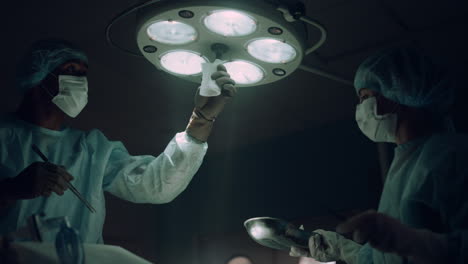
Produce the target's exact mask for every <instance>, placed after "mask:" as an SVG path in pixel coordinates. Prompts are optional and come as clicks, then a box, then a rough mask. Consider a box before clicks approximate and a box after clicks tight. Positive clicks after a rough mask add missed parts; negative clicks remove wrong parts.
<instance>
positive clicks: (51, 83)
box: [0, 40, 236, 243]
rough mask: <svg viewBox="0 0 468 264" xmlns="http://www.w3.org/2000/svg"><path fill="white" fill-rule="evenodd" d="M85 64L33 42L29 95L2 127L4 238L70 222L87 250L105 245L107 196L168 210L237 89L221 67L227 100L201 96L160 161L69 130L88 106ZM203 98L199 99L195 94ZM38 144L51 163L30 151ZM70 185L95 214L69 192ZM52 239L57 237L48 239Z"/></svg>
mask: <svg viewBox="0 0 468 264" xmlns="http://www.w3.org/2000/svg"><path fill="white" fill-rule="evenodd" d="M87 71H88V58H87V57H86V55H85V53H84V52H83V51H81V50H80V49H78V48H76V47H74V46H73V45H72V44H70V43H67V42H65V41H61V40H43V41H39V42H37V43H35V44H34V45H33V46H32V48H31V50H30V51H29V52H28V53H27V55H26V56H25V58H24V59H23V60H22V62H21V64H20V67H19V70H18V88H19V89H20V91H21V92H22V93H23V94H24V98H23V101H22V103H21V105H20V106H19V108H18V110H17V112H16V113H14V114H11V115H7V116H5V117H3V118H2V119H1V120H0V142H1V145H0V198H1V199H0V203H1V209H0V233H1V234H6V233H9V232H12V231H15V230H17V229H18V228H20V227H22V226H25V225H26V221H27V219H28V218H29V216H31V215H32V214H35V213H39V212H44V213H45V214H46V216H47V217H60V216H67V217H68V219H69V220H70V223H71V226H72V227H74V228H76V229H77V230H78V231H79V233H80V235H81V238H82V240H83V242H87V243H102V242H103V239H102V228H103V224H104V218H105V211H106V210H105V202H104V191H108V192H110V193H112V194H114V195H115V196H117V197H120V198H122V199H125V200H127V201H131V202H135V203H154V204H162V203H168V202H170V201H172V200H173V199H174V198H176V197H177V196H178V195H179V194H180V193H181V192H182V191H183V190H184V189H185V188H186V187H187V185H188V184H189V182H190V181H191V179H192V177H193V176H194V174H195V173H196V172H197V170H198V168H199V167H200V165H201V163H202V160H203V157H204V155H205V153H206V151H207V147H208V146H207V143H206V140H207V139H208V136H209V135H210V131H211V128H212V126H213V122H214V120H215V118H216V117H217V116H218V114H219V113H220V112H221V111H222V109H223V107H224V105H225V103H226V102H227V101H228V100H229V99H230V98H231V97H233V96H234V95H235V93H236V88H235V86H234V85H235V83H234V81H233V80H232V79H230V78H229V75H228V74H227V72H226V69H225V68H224V67H223V66H219V67H218V71H217V72H215V73H214V74H213V75H212V79H214V80H216V83H217V84H218V85H219V87H222V94H221V95H219V96H217V97H209V98H208V97H201V96H199V95H197V96H196V99H195V101H196V102H195V105H196V106H195V108H194V111H193V113H192V116H191V118H190V121H189V123H188V126H187V128H186V129H185V131H184V132H180V133H177V134H176V135H175V136H174V138H173V139H172V140H171V141H170V142H169V144H168V145H167V147H166V149H165V150H164V152H163V153H161V154H160V155H159V156H157V157H154V156H150V155H145V156H131V155H130V154H129V153H128V152H127V150H126V149H125V147H124V145H123V144H122V143H121V142H115V141H109V140H108V139H107V138H106V137H105V136H104V134H103V133H102V132H101V131H99V130H97V129H94V130H91V131H81V130H78V129H74V128H71V127H68V126H67V125H66V124H65V120H66V116H69V117H72V118H74V117H76V116H78V114H79V113H80V112H81V110H83V108H84V107H85V105H86V103H87V102H88V81H87V78H86V74H87ZM197 94H198V93H197ZM33 144H35V145H37V146H38V148H39V149H40V150H41V151H42V152H43V153H44V155H45V156H46V157H47V158H48V159H49V161H50V163H45V162H43V161H42V160H41V158H40V157H39V156H38V154H36V153H35V152H33V151H32V149H31V146H32V145H33ZM67 182H71V183H72V184H73V185H74V186H75V187H76V188H77V189H78V191H79V192H81V194H82V195H83V196H84V197H85V198H86V199H87V200H88V201H89V202H90V204H91V205H92V206H93V207H94V208H95V209H96V211H97V212H95V213H91V212H90V211H89V210H88V209H87V208H86V207H85V206H84V205H83V204H82V203H81V202H80V200H79V199H78V198H77V197H75V196H74V194H73V193H72V192H71V191H69V190H68V191H67V184H66V183H67ZM50 239H51V240H52V239H53V238H50Z"/></svg>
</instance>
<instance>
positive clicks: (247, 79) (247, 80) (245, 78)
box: [224, 60, 265, 84]
mask: <svg viewBox="0 0 468 264" xmlns="http://www.w3.org/2000/svg"><path fill="white" fill-rule="evenodd" d="M224 66H225V67H226V70H227V72H228V73H229V75H230V76H231V78H232V79H233V80H234V81H235V82H236V83H237V84H254V83H257V82H260V81H261V80H263V78H265V73H264V72H263V70H262V69H261V68H260V67H259V66H257V65H255V64H253V63H250V62H247V61H242V60H237V61H231V62H226V63H224Z"/></svg>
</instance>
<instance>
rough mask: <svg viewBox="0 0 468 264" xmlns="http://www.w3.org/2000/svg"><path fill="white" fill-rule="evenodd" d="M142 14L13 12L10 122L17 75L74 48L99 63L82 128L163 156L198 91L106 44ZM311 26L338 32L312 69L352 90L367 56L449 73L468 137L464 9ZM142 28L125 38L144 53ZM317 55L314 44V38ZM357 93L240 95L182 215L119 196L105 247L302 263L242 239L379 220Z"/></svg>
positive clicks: (314, 80) (329, 8)
mask: <svg viewBox="0 0 468 264" xmlns="http://www.w3.org/2000/svg"><path fill="white" fill-rule="evenodd" d="M134 3H135V1H132V0H114V1H108V0H100V1H92V0H82V1H58V0H44V1H14V2H5V3H2V11H3V12H2V16H1V18H0V19H1V22H2V25H3V27H2V41H1V48H2V51H3V52H2V59H1V61H2V63H1V70H0V74H1V75H0V76H1V81H2V86H1V90H0V92H1V96H0V99H1V100H0V110H1V111H2V112H9V111H10V112H11V111H14V110H15V108H16V107H17V105H18V103H19V101H20V96H19V94H18V93H17V92H16V90H15V88H14V82H13V81H14V74H15V66H16V64H17V62H18V60H19V59H20V58H21V56H22V54H23V53H24V52H25V50H26V49H27V47H28V46H29V45H30V44H31V43H32V42H34V41H36V40H38V39H42V38H47V37H58V38H64V39H68V40H70V41H72V42H74V43H76V44H77V45H78V46H80V47H82V48H83V49H84V50H85V51H86V52H87V53H88V55H89V58H90V72H89V83H90V92H89V95H90V101H89V104H88V106H87V107H86V108H85V110H84V111H83V112H82V114H81V115H80V116H79V118H77V119H76V120H72V121H71V122H72V124H73V125H74V126H76V127H78V128H81V129H85V130H86V129H91V128H98V129H101V130H102V131H103V132H104V133H105V134H106V135H107V136H108V137H109V138H110V139H112V140H120V141H123V142H124V144H125V145H126V147H127V148H128V150H129V151H130V153H132V154H135V155H138V154H152V155H159V153H161V152H162V151H163V149H164V147H165V146H166V144H167V143H168V142H169V140H170V139H171V138H172V137H173V136H174V134H175V133H176V132H178V131H182V130H183V129H184V128H185V126H186V124H187V121H188V118H189V116H190V113H191V110H192V107H193V95H194V92H195V89H196V87H197V85H196V84H194V83H190V82H187V81H183V80H180V79H177V78H175V77H173V76H171V75H169V74H166V73H163V72H161V71H158V70H157V69H156V68H155V67H154V66H153V65H151V64H150V63H149V62H147V61H146V60H145V59H142V58H135V57H131V56H127V55H125V54H123V53H120V52H119V51H117V50H115V49H113V48H111V47H109V46H108V45H107V44H106V41H105V36H104V29H105V26H106V24H107V23H108V22H109V21H110V20H111V19H112V18H113V17H114V16H115V15H116V14H117V13H119V12H120V11H122V10H123V9H125V8H127V7H128V6H130V5H133V4H134ZM305 4H306V7H307V15H308V16H310V17H312V18H314V19H317V20H318V21H320V22H321V23H322V24H323V25H325V26H326V27H327V29H328V31H329V37H328V40H327V42H326V43H325V44H324V46H323V47H321V48H320V49H319V50H318V51H317V53H316V54H315V55H311V56H309V57H308V58H306V59H305V63H306V64H308V65H312V66H319V67H321V68H324V69H327V70H329V71H332V72H336V73H339V74H340V75H342V76H344V77H346V78H348V79H350V80H352V78H353V76H354V72H355V70H356V68H357V66H358V65H359V63H360V62H362V60H363V59H364V58H365V57H367V56H368V55H370V54H372V53H374V52H376V51H378V50H380V49H382V48H386V47H390V46H395V45H399V44H404V43H408V41H413V42H414V43H415V44H417V45H419V46H420V47H421V49H423V50H425V51H426V52H427V53H428V54H431V55H432V56H433V58H434V59H435V60H436V61H437V62H439V63H441V64H442V65H444V66H445V67H446V68H447V70H448V71H449V72H450V73H451V74H452V76H453V77H452V78H453V80H454V83H455V86H456V88H457V104H456V106H455V111H454V117H455V122H456V126H457V128H458V130H459V131H462V132H465V131H467V127H468V126H467V123H468V122H467V117H466V113H467V107H466V103H465V98H466V95H467V92H466V90H467V88H468V87H467V86H466V81H465V80H466V76H467V66H466V65H467V58H468V52H467V47H468V41H467V30H466V28H467V25H468V23H467V20H468V18H467V15H468V14H467V13H468V11H467V7H466V1H455V0H450V1H432V0H429V1H423V0H414V1H405V0H396V1H388V0H387V1H383V0H361V1H358V0H314V1H312V0H310V1H305ZM134 22H135V19H134V17H129V18H128V19H126V20H124V21H123V22H122V23H119V24H118V25H116V28H115V32H114V33H115V36H116V37H117V38H118V39H120V40H122V41H123V43H124V44H126V45H130V47H131V48H135V47H136V44H135V23H134ZM310 34H311V44H312V43H313V39H314V32H313V31H312V29H310ZM356 102H357V100H356V96H355V91H354V88H352V87H350V86H346V85H343V84H340V83H336V82H334V81H331V80H328V79H325V78H323V77H320V76H316V75H313V74H310V73H307V72H304V71H301V70H297V71H296V72H295V73H293V74H291V75H290V76H289V77H287V78H285V79H283V80H281V81H278V82H276V83H273V84H269V85H265V86H258V87H248V88H240V89H239V93H238V96H237V97H236V98H235V100H233V101H232V102H231V103H230V104H229V105H228V106H227V107H226V109H225V111H224V113H223V114H222V115H221V116H220V117H219V119H218V120H217V121H216V124H215V129H214V131H213V134H212V137H211V138H210V140H209V150H208V154H207V156H206V158H205V162H204V163H203V165H202V167H201V168H200V170H199V172H198V173H197V175H196V176H195V178H194V179H193V181H192V183H191V184H190V185H189V187H188V188H187V190H186V191H185V192H184V193H182V194H181V195H180V196H179V197H178V198H177V199H176V200H175V201H173V202H172V203H170V204H165V205H140V204H131V203H129V202H125V201H121V200H119V199H117V198H115V197H112V196H110V195H109V196H107V201H108V203H107V219H106V225H105V230H104V240H105V241H106V243H109V244H115V245H121V246H123V247H125V248H127V249H129V250H131V251H132V252H135V253H136V254H138V255H141V256H143V257H145V258H147V259H148V260H151V261H154V262H157V263H164V264H172V263H193V264H211V263H213V264H217V263H224V261H225V260H226V259H227V258H229V257H230V256H231V255H234V254H246V255H249V256H251V258H252V259H253V261H254V262H255V263H261V264H263V263H265V264H267V263H278V264H279V263H285V264H287V263H291V264H292V263H298V261H297V259H293V258H289V257H288V256H287V253H279V252H275V251H270V250H268V249H266V248H262V247H260V246H258V245H256V244H255V243H254V242H252V241H251V240H250V239H249V238H248V237H247V235H246V234H245V232H244V229H243V222H244V221H245V220H246V219H248V218H250V217H255V216H276V217H281V218H284V219H288V220H294V221H295V222H296V223H306V229H314V228H318V227H328V228H333V225H334V222H336V220H332V218H328V215H329V213H328V211H327V208H328V209H331V210H335V211H341V212H349V211H351V210H365V209H368V208H371V207H375V206H376V204H377V202H378V197H379V193H380V190H381V175H380V174H379V173H380V168H379V163H378V156H377V149H376V146H375V144H373V143H371V142H370V141H369V140H367V139H366V138H365V137H364V136H363V135H362V134H361V133H360V131H359V129H358V128H357V125H356V124H355V121H354V110H355V104H356Z"/></svg>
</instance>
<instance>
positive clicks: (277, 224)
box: [244, 217, 315, 251]
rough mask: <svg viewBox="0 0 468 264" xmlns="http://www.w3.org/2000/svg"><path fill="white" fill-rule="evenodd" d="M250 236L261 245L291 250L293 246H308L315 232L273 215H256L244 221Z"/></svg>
mask: <svg viewBox="0 0 468 264" xmlns="http://www.w3.org/2000/svg"><path fill="white" fill-rule="evenodd" d="M244 226H245V228H246V229H247V233H249V235H250V237H251V238H252V239H253V240H254V241H256V242H257V243H259V244H260V245H263V246H266V247H269V248H273V249H279V250H285V251H289V250H290V248H291V246H295V247H300V248H308V244H309V237H310V236H312V235H313V234H315V233H314V232H309V231H305V230H301V229H299V228H297V227H296V226H294V225H293V224H291V223H289V222H287V221H285V220H282V219H279V218H273V217H255V218H251V219H248V220H246V221H245V222H244Z"/></svg>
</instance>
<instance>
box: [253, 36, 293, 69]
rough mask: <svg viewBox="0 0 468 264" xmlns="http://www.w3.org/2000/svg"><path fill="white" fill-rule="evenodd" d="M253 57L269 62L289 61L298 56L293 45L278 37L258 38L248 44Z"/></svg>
mask: <svg viewBox="0 0 468 264" xmlns="http://www.w3.org/2000/svg"><path fill="white" fill-rule="evenodd" d="M247 50H248V52H249V54H250V55H252V57H254V58H257V59H259V60H261V61H264V62H269V63H288V62H290V61H292V60H294V59H295V58H296V56H297V53H296V50H295V49H294V47H293V46H291V45H289V44H288V43H285V42H283V41H280V40H277V39H271V38H266V39H257V40H254V41H252V42H250V43H249V44H248V45H247Z"/></svg>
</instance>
